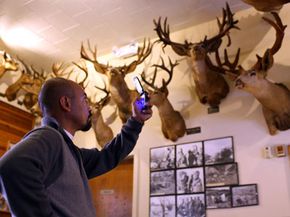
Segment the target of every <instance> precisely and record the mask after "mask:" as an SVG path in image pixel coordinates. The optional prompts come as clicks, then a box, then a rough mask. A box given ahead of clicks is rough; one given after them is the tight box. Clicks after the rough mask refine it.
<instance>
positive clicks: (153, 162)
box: [150, 145, 175, 171]
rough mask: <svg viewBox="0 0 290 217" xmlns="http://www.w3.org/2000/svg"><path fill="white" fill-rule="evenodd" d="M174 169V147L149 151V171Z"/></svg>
mask: <svg viewBox="0 0 290 217" xmlns="http://www.w3.org/2000/svg"><path fill="white" fill-rule="evenodd" d="M174 168H175V146H174V145H171V146H164V147H158V148H151V149H150V170H151V171H156V170H166V169H174Z"/></svg>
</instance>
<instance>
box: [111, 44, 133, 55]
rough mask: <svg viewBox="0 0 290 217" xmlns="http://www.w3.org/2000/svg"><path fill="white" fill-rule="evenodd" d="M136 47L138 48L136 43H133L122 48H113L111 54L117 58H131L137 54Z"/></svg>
mask: <svg viewBox="0 0 290 217" xmlns="http://www.w3.org/2000/svg"><path fill="white" fill-rule="evenodd" d="M138 46H139V44H138V42H133V43H130V44H128V45H125V46H123V47H119V48H117V47H115V48H113V54H114V56H116V57H118V58H128V57H132V56H134V55H136V54H137V52H138Z"/></svg>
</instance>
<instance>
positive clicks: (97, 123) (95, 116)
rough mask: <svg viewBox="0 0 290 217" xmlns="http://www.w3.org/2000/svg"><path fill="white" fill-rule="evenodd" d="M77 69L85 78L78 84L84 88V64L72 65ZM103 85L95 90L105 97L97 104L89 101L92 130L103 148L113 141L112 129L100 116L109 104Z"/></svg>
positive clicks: (108, 94) (86, 70)
mask: <svg viewBox="0 0 290 217" xmlns="http://www.w3.org/2000/svg"><path fill="white" fill-rule="evenodd" d="M74 64H75V65H76V66H77V67H78V68H79V69H81V70H82V71H84V72H85V74H86V76H85V79H84V80H83V81H82V82H80V85H82V86H83V87H84V81H85V80H86V78H87V77H88V72H89V71H88V68H87V66H86V65H85V64H77V63H74ZM103 83H104V88H100V87H97V86H95V87H96V88H97V89H99V90H101V91H102V92H104V93H105V97H103V98H101V99H100V100H99V101H97V102H93V100H91V99H89V102H90V106H91V108H92V128H93V130H94V133H95V136H96V140H97V142H98V144H99V145H100V146H101V147H102V148H104V147H105V145H106V144H107V143H108V142H109V141H110V140H112V139H113V137H114V134H113V131H112V129H111V128H110V127H109V125H108V124H107V123H106V122H105V121H104V118H103V115H102V109H103V108H104V107H105V106H106V105H108V104H109V102H110V92H109V91H108V90H107V87H106V83H105V81H103Z"/></svg>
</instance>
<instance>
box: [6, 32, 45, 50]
mask: <svg viewBox="0 0 290 217" xmlns="http://www.w3.org/2000/svg"><path fill="white" fill-rule="evenodd" d="M1 38H2V40H3V41H4V42H5V43H7V44H8V45H10V46H13V47H25V48H35V47H37V46H38V45H39V44H40V42H41V41H42V39H41V38H39V37H38V36H37V35H35V34H34V33H32V32H31V31H29V30H28V29H25V28H23V27H15V28H11V29H9V30H6V31H5V32H4V31H3V32H2V35H1Z"/></svg>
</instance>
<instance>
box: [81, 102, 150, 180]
mask: <svg viewBox="0 0 290 217" xmlns="http://www.w3.org/2000/svg"><path fill="white" fill-rule="evenodd" d="M138 103H139V102H138V99H136V100H135V102H134V103H133V105H132V117H131V118H129V119H128V121H127V123H126V124H124V125H123V127H122V129H121V132H120V133H119V134H118V135H117V136H116V137H115V138H114V139H113V140H112V141H111V142H109V143H108V144H107V145H106V146H105V147H104V148H103V149H102V150H101V151H98V150H97V149H93V150H88V149H81V153H82V158H83V163H84V167H85V170H86V173H87V176H88V178H93V177H95V176H98V175H101V174H103V173H105V172H108V171H109V170H111V169H113V168H114V167H116V166H117V165H118V163H119V162H120V161H121V160H123V159H124V158H125V157H126V156H127V155H128V154H130V152H131V151H132V150H133V148H134V147H135V145H136V143H137V139H138V138H139V134H140V132H141V129H142V127H143V125H144V122H145V121H146V120H148V119H149V118H150V117H151V116H152V109H151V107H152V105H151V104H150V101H148V102H147V103H146V108H147V109H145V110H140V105H138Z"/></svg>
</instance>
